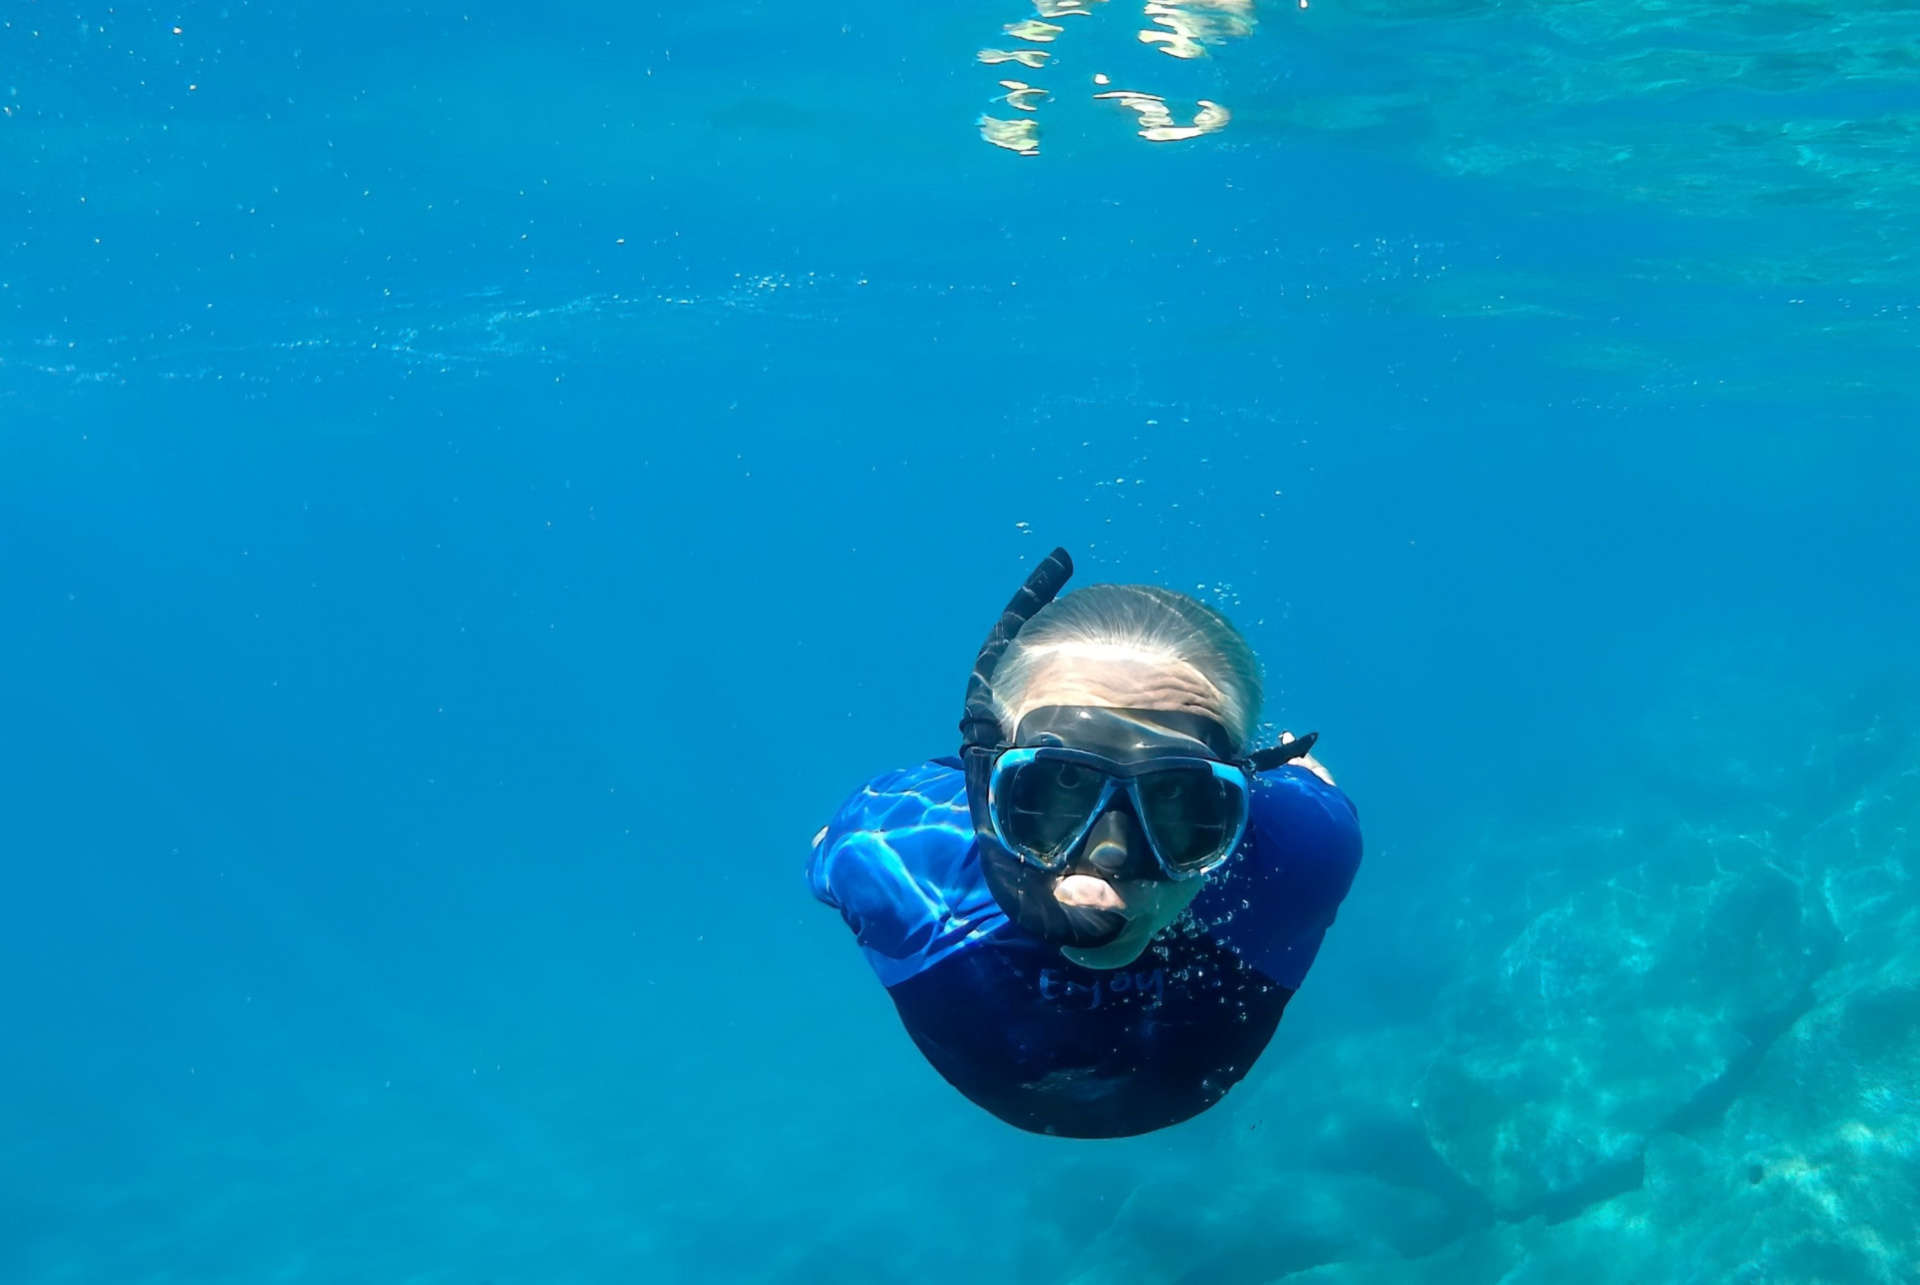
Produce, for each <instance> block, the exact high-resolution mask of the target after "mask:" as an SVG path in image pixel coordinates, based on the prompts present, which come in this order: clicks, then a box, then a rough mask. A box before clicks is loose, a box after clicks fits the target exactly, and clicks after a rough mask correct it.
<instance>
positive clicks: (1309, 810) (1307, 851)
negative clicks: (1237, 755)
mask: <svg viewBox="0 0 1920 1285" xmlns="http://www.w3.org/2000/svg"><path fill="white" fill-rule="evenodd" d="M1248 831H1249V834H1250V837H1251V841H1252V845H1253V847H1254V848H1255V850H1256V853H1257V855H1258V856H1260V857H1261V858H1263V859H1264V861H1263V864H1266V863H1270V864H1276V865H1279V866H1281V867H1283V868H1286V869H1288V870H1290V871H1292V872H1293V873H1295V874H1298V875H1301V876H1316V875H1317V876H1321V877H1327V878H1334V879H1339V878H1340V876H1342V875H1343V874H1344V879H1343V880H1341V882H1342V883H1343V884H1344V883H1347V882H1351V881H1352V879H1353V874H1354V871H1355V870H1357V869H1358V868H1359V865H1360V851H1361V843H1360V810H1359V809H1358V808H1357V807H1355V806H1354V803H1353V800H1352V799H1350V798H1348V797H1347V793H1346V791H1345V790H1342V789H1340V788H1339V787H1338V786H1334V785H1328V784H1327V783H1326V782H1325V781H1323V780H1321V779H1320V778H1319V777H1317V776H1315V775H1314V774H1313V773H1312V772H1309V771H1308V770H1307V769H1305V768H1303V767H1291V766H1289V767H1281V768H1277V769H1275V770H1274V771H1271V772H1263V773H1261V774H1260V775H1258V776H1256V777H1255V778H1254V782H1253V808H1252V816H1251V817H1250V818H1249V824H1248ZM1341 892H1342V895H1344V894H1345V888H1344V886H1343V887H1342V889H1341Z"/></svg>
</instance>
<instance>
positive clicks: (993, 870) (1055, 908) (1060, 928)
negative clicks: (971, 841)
mask: <svg viewBox="0 0 1920 1285" xmlns="http://www.w3.org/2000/svg"><path fill="white" fill-rule="evenodd" d="M980 870H981V873H982V874H984V875H985V876H986V879H987V889H988V891H990V892H992V893H993V899H994V900H995V901H997V902H999V903H1000V909H1001V910H1003V911H1005V912H1006V915H1007V918H1009V919H1011V920H1013V922H1014V923H1015V924H1017V925H1019V926H1020V928H1021V929H1022V930H1023V931H1025V932H1028V933H1031V934H1032V935H1033V936H1035V937H1038V938H1039V939H1040V940H1041V941H1044V942H1046V943H1047V944H1048V945H1051V946H1077V947H1080V948H1081V949H1085V950H1091V949H1093V948H1095V947H1098V946H1105V945H1106V944H1108V943H1109V942H1111V941H1113V940H1114V939H1115V938H1117V937H1118V936H1119V935H1120V934H1121V933H1123V932H1125V931H1126V930H1127V917H1126V916H1125V915H1123V914H1121V913H1120V912H1119V911H1118V910H1109V909H1106V908H1104V907H1100V906H1077V905H1076V906H1070V905H1065V904H1063V903H1062V902H1061V900H1060V899H1059V898H1058V897H1056V896H1055V895H1054V886H1055V884H1057V883H1058V882H1059V878H1058V876H1055V875H1050V874H1048V873H1047V872H1046V871H1044V870H1038V869H1035V868H1034V867H1033V866H1030V865H1028V864H1026V862H1024V861H1021V860H1020V859H1019V858H1018V857H1015V856H1014V855H1013V854H1012V853H1010V852H1008V851H1007V850H1006V849H1004V848H1002V847H1001V846H1000V845H999V844H997V843H995V842H994V841H993V840H992V839H991V838H990V837H988V836H986V835H981V836H980Z"/></svg>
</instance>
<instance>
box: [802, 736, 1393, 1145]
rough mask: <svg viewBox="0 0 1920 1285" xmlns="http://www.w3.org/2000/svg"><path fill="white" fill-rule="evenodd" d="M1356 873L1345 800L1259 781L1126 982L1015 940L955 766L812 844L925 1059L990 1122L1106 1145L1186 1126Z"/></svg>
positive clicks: (824, 896) (1223, 1081)
mask: <svg viewBox="0 0 1920 1285" xmlns="http://www.w3.org/2000/svg"><path fill="white" fill-rule="evenodd" d="M1359 865H1360V825H1359V820H1358V818H1357V815H1356V813H1355V809H1354V806H1353V803H1352V801H1351V800H1349V799H1348V798H1347V796H1346V794H1345V793H1343V792H1342V791H1341V790H1339V789H1337V788H1335V787H1333V786H1330V785H1328V784H1326V783H1325V782H1324V781H1322V780H1320V778H1318V777H1317V776H1315V775H1313V773H1311V772H1309V771H1307V770H1306V769H1305V768H1302V767H1297V766H1291V765H1289V766H1285V767H1280V768H1277V769H1275V770H1273V771H1271V772H1266V773H1262V774H1260V775H1259V776H1257V777H1255V778H1254V790H1253V804H1252V817H1251V821H1250V824H1249V825H1248V827H1247V837H1246V840H1245V842H1244V843H1243V844H1242V845H1241V847H1240V850H1239V851H1238V852H1236V853H1235V854H1234V855H1233V857H1232V858H1230V859H1229V860H1228V861H1227V862H1226V864H1224V865H1223V866H1221V867H1220V868H1219V869H1218V870H1216V871H1214V872H1213V873H1212V874H1210V875H1208V876H1207V881H1206V886H1205V887H1204V888H1203V890H1202V891H1201V893H1200V895H1199V896H1198V897H1196V898H1195V899H1194V901H1193V905H1192V906H1191V907H1190V908H1189V910H1188V912H1187V914H1186V915H1185V916H1183V917H1182V918H1181V919H1180V920H1178V921H1176V922H1175V923H1174V924H1173V925H1172V926H1170V927H1169V928H1167V929H1166V930H1164V931H1162V932H1161V934H1160V935H1159V936H1158V937H1156V938H1155V939H1154V941H1153V943H1152V944H1151V945H1150V946H1149V947H1148V948H1147V950H1146V952H1145V953H1143V954H1142V955H1141V956H1140V958H1139V959H1137V960H1136V961H1134V963H1133V964H1131V965H1129V966H1128V967H1126V968H1121V969H1111V970H1095V969H1087V968H1081V967H1079V966H1078V965H1076V964H1074V963H1072V962H1071V961H1069V960H1068V959H1067V958H1066V957H1065V956H1064V955H1062V954H1061V953H1060V951H1059V949H1058V948H1057V947H1053V946H1049V945H1047V944H1046V943H1045V942H1042V941H1040V940H1038V939H1037V938H1035V937H1033V936H1031V935H1030V934H1028V933H1026V932H1024V931H1022V930H1021V929H1019V928H1018V927H1016V926H1015V925H1013V924H1012V923H1011V922H1010V921H1009V920H1008V918H1007V916H1006V914H1005V912H1003V911H1002V910H1001V909H1000V906H999V903H997V902H996V901H995V900H994V899H993V894H992V893H991V892H990V891H988V889H987V885H986V881H985V878H984V877H983V876H982V874H981V869H980V858H979V850H978V847H977V840H976V839H975V837H974V833H973V822H972V819H971V816H970V814H969V813H968V810H967V796H966V782H965V778H964V776H963V775H962V773H961V772H960V770H959V768H958V767H957V766H956V765H955V764H954V763H953V762H952V761H951V760H947V761H936V762H930V763H924V764H921V765H920V766H918V767H914V768H908V769H906V770H904V771H898V772H890V773H888V774H887V775H885V776H881V777H878V778H876V779H875V780H873V781H871V782H869V783H868V784H867V785H865V786H863V787H862V788H861V789H860V790H859V791H858V792H856V793H855V794H854V795H853V796H852V797H851V798H849V799H848V800H847V801H846V802H845V803H844V804H842V805H841V807H840V810H839V811H838V812H837V813H836V814H835V815H834V818H833V820H832V821H831V822H830V823H829V824H828V825H827V826H826V827H825V828H824V829H823V830H821V832H820V834H819V835H818V836H817V837H816V838H815V840H814V844H813V856H812V859H811V860H810V861H809V863H808V867H807V878H808V882H809V883H810V884H811V886H812V888H813V894H814V896H816V897H818V898H819V899H820V900H821V901H823V902H825V903H827V904H828V905H830V906H833V907H834V908H835V909H837V910H839V912H840V915H841V917H842V918H843V919H844V920H846V923H847V926H848V927H849V928H851V929H852V930H853V933H854V937H855V939H856V940H857V941H858V942H859V943H860V947H861V949H862V951H863V952H864V953H865V955H866V958H867V962H868V963H869V964H870V965H872V967H873V971H874V973H875V974H876V975H877V976H878V977H879V978H880V981H881V984H882V985H884V986H885V987H886V988H887V992H888V994H889V995H890V996H891V997H892V998H893V1001H894V1006H895V1007H896V1009H898V1011H899V1013H900V1016H901V1020H902V1021H903V1022H904V1023H905V1025H906V1028H907V1032H908V1034H909V1035H910V1036H911V1037H912V1038H913V1040H914V1043H915V1044H916V1045H918V1046H919V1048H920V1050H921V1052H922V1053H923V1054H925V1055H926V1057H927V1059H928V1060H929V1061H930V1062H932V1064H933V1065H934V1067H935V1069H936V1070H938V1071H939V1072H940V1073H941V1074H942V1075H943V1076H945V1077H946V1078H947V1080H948V1081H949V1082H950V1083H952V1084H953V1085H954V1086H955V1087H956V1088H958V1089H959V1090H960V1091H961V1092H962V1093H964V1094H966V1095H967V1096H968V1097H969V1098H971V1099H972V1100H973V1101H975V1102H976V1103H978V1104H980V1105H981V1106H983V1107H985V1108H986V1109H988V1110H989V1111H992V1112H993V1113H994V1114H995V1115H997V1116H999V1117H1000V1118H1001V1119H1003V1120H1006V1121H1008V1122H1009V1123H1011V1124H1015V1125H1018V1126H1020V1127H1021V1128H1024V1129H1030V1130H1033V1131H1035V1132H1039V1133H1058V1134H1065V1135H1068V1136H1074V1137H1116V1136H1122V1135H1126V1134H1134V1133H1144V1132H1147V1131H1149V1130H1152V1129H1158V1128H1163V1127H1165V1126H1166V1125H1168V1124H1173V1123H1176V1122H1178V1121H1180V1120H1184V1119H1186V1118H1188V1117H1189V1116H1193V1115H1196V1114H1198V1113H1199V1112H1200V1111H1203V1110H1205V1109H1206V1108H1207V1107H1208V1106H1211V1105H1212V1104H1213V1103H1214V1102H1216V1101H1218V1100H1219V1099H1220V1097H1221V1096H1222V1095H1224V1094H1225V1093H1226V1091H1227V1090H1228V1089H1229V1088H1231V1087H1232V1086H1233V1085H1234V1084H1235V1083H1237V1082H1238V1081H1239V1080H1240V1078H1241V1077H1242V1076H1244V1075H1245V1074H1246V1073H1247V1071H1248V1069H1249V1068H1250V1067H1251V1066H1252V1064H1253V1061H1254V1059H1255V1058H1256V1057H1258V1056H1259V1054H1260V1051H1261V1050H1262V1049H1264V1048H1265V1047H1266V1044H1267V1041H1268V1040H1269V1039H1271V1038H1272V1035H1273V1031H1274V1029H1275V1027H1276V1026H1277V1025H1278V1023H1279V1021H1280V1014H1281V1011H1282V1009H1284V1008H1285V1006H1286V1002H1287V1000H1288V998H1289V997H1291V996H1292V994H1293V992H1294V991H1295V990H1297V989H1299V987H1300V984H1301V982H1302V981H1303V980H1304V979H1305V978H1306V975H1307V970H1308V969H1309V968H1310V967H1312V965H1313V960H1314V956H1315V954H1316V953H1317V952H1318V951H1319V949H1320V942H1321V939H1322V938H1323V937H1324V936H1325V934H1326V931H1327V928H1328V927H1329V926H1330V925H1331V924H1332V923H1333V919H1334V914H1335V912H1336V911H1337V910H1338V908H1339V906H1340V902H1341V900H1342V899H1343V898H1344V897H1345V896H1346V895H1347V889H1348V888H1349V887H1351V886H1352V883H1353V877H1354V873H1355V871H1356V870H1358V868H1359Z"/></svg>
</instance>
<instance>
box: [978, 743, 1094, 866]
mask: <svg viewBox="0 0 1920 1285" xmlns="http://www.w3.org/2000/svg"><path fill="white" fill-rule="evenodd" d="M1110 785H1111V781H1110V778H1109V777H1108V776H1107V775H1106V774H1105V773H1104V772H1101V771H1100V770H1099V769H1098V768H1097V767H1096V766H1095V765H1094V764H1092V763H1090V762H1086V761H1084V760H1082V759H1081V758H1080V757H1079V756H1077V755H1070V754H1061V753H1059V752H1048V751H1042V750H1009V751H1007V752H1006V753H1005V754H1003V755H1002V756H1001V758H1000V761H999V763H997V764H996V765H995V767H994V788H993V803H994V806H993V813H994V823H995V825H996V826H997V827H998V829H999V832H1000V838H1001V841H1002V842H1003V843H1005V844H1006V846H1007V847H1008V848H1009V849H1010V850H1012V851H1013V852H1014V853H1015V854H1016V855H1018V856H1020V857H1021V858H1022V859H1024V860H1027V861H1030V862H1033V863H1034V864H1036V865H1040V866H1044V867H1047V868H1053V867H1057V866H1060V865H1064V864H1065V862H1066V860H1067V857H1068V854H1069V853H1071V852H1072V850H1073V847H1074V845H1075V844H1076V843H1078V842H1079V841H1080V838H1081V836H1082V835H1084V834H1085V833H1086V830H1087V827H1088V826H1090V825H1091V824H1092V823H1093V820H1094V818H1095V817H1096V816H1098V815H1099V814H1100V809H1101V806H1102V804H1103V803H1105V801H1106V796H1107V793H1108V790H1109V788H1110Z"/></svg>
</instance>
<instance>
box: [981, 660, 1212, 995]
mask: <svg viewBox="0 0 1920 1285" xmlns="http://www.w3.org/2000/svg"><path fill="white" fill-rule="evenodd" d="M1049 706H1082V707H1098V708H1108V709H1116V710H1162V711H1170V712H1177V713H1184V714H1191V715H1199V716H1202V717H1205V718H1210V719H1212V720H1214V721H1215V722H1219V723H1222V724H1224V722H1225V714H1226V699H1225V697H1224V695H1223V694H1222V692H1221V691H1220V689H1219V688H1218V687H1217V686H1215V685H1214V684H1213V683H1212V682H1211V681H1209V680H1208V679H1207V677H1206V675H1204V674H1202V673H1201V672H1200V671H1199V670H1198V669H1196V668H1195V667H1194V666H1192V665H1190V664H1187V663H1186V662H1183V661H1172V662H1170V661H1167V660H1166V659H1164V658H1161V657H1157V656H1150V655H1144V654H1142V653H1139V652H1135V651H1130V650H1127V649H1124V648H1119V647H1111V646H1104V647H1103V646H1093V645H1085V644H1082V645H1069V646H1063V647H1059V648H1056V649H1054V650H1053V651H1051V652H1049V653H1048V654H1047V655H1046V656H1045V657H1044V658H1042V659H1040V660H1039V662H1038V663H1037V664H1036V665H1035V667H1034V670H1033V673H1032V676H1031V678H1030V679H1029V681H1028V683H1027V687H1026V691H1025V692H1024V694H1023V699H1022V702H1021V705H1020V707H1019V708H1017V709H1015V710H1012V711H1010V712H1011V714H1012V718H1013V722H1014V724H1015V726H1016V727H1018V726H1019V725H1020V724H1021V723H1022V722H1023V721H1024V720H1025V718H1026V715H1027V714H1029V713H1031V712H1032V711H1034V710H1039V709H1044V708H1046V707H1049ZM1144 843H1145V836H1144V835H1143V834H1142V833H1141V832H1140V828H1139V826H1138V824H1136V823H1134V822H1133V819H1132V818H1131V817H1130V816H1129V815H1127V814H1126V813H1121V812H1114V813H1108V814H1106V815H1104V816H1102V818H1101V819H1100V821H1099V822H1098V823H1096V825H1095V827H1094V829H1093V830H1092V832H1091V833H1090V834H1089V835H1088V836H1087V839H1086V842H1085V843H1084V845H1083V846H1082V848H1081V851H1080V854H1079V857H1078V858H1077V859H1076V860H1075V861H1074V862H1073V864H1072V865H1071V866H1070V867H1069V868H1068V870H1067V871H1066V873H1064V874H1063V875H1061V877H1060V878H1059V879H1058V880H1056V881H1055V883H1054V885H1053V896H1054V898H1055V900H1057V901H1058V902H1059V903H1060V904H1061V905H1062V906H1079V907H1085V908H1088V909H1092V910H1103V911H1110V912H1112V913H1115V914H1118V915H1120V916H1121V917H1122V918H1124V919H1125V920H1126V927H1125V929H1124V930H1122V932H1121V933H1120V935H1119V936H1118V937H1116V938H1114V939H1113V940H1112V941H1109V942H1107V943H1105V944H1104V945H1101V946H1097V947H1063V950H1064V952H1065V954H1066V955H1067V957H1068V958H1069V959H1071V960H1073V961H1074V962H1075V963H1077V964H1080V965H1082V966H1083V967H1087V968H1123V967H1125V966H1126V965H1128V964H1131V963H1132V962H1133V961H1134V960H1135V959H1137V958H1139V956H1140V954H1141V952H1142V951H1144V950H1145V949H1146V948H1147V943H1148V942H1150V941H1152V940H1153V937H1154V935H1155V934H1157V933H1158V932H1159V931H1160V930H1161V929H1163V928H1165V927H1166V926H1167V925H1168V924H1169V923H1171V922H1173V920H1174V919H1175V918H1177V917H1178V916H1179V915H1180V913H1181V912H1182V911H1184V910H1185V909H1186V908H1187V906H1188V905H1189V904H1190V903H1191V902H1192V901H1193V899H1194V898H1195V897H1196V896H1198V895H1199V892H1200V889H1201V887H1202V886H1204V884H1205V882H1206V881H1205V879H1204V878H1201V879H1187V880H1182V881H1177V882H1175V881H1169V880H1167V879H1165V878H1160V877H1152V876H1143V875H1137V874H1134V872H1137V871H1141V870H1143V868H1144V866H1145V864H1146V863H1144V862H1143V861H1141V860H1140V859H1139V858H1141V857H1142V856H1144V855H1145V854H1144V853H1143V852H1141V851H1139V850H1138V849H1139V848H1140V847H1141V846H1142V845H1144Z"/></svg>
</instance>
